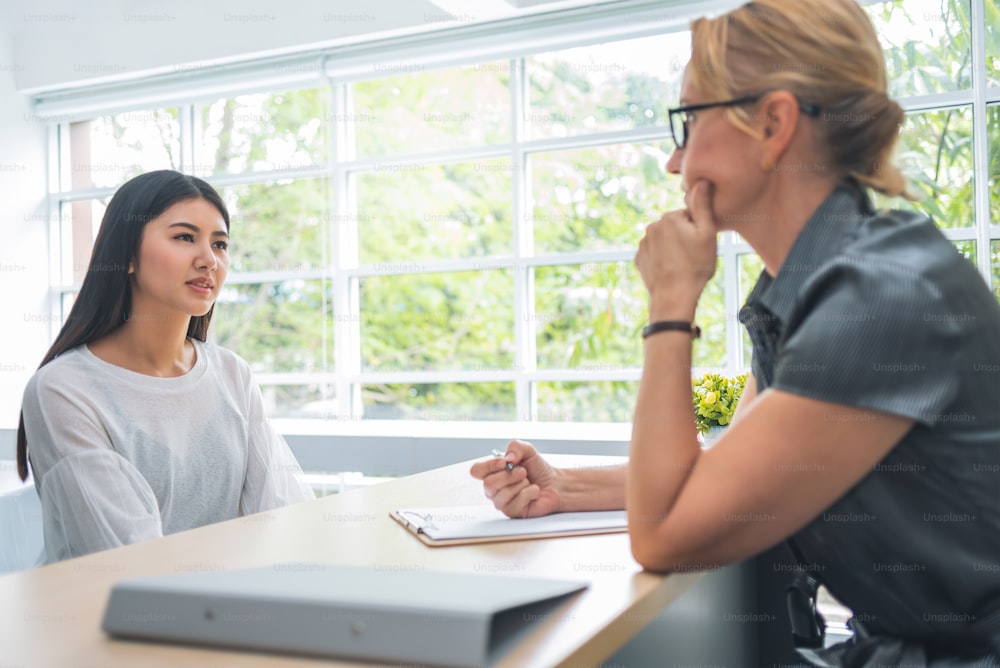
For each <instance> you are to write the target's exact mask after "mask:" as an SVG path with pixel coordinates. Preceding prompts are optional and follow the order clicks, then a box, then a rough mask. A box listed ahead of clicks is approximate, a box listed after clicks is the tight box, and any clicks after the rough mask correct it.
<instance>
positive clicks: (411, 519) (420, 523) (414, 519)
mask: <svg viewBox="0 0 1000 668" xmlns="http://www.w3.org/2000/svg"><path fill="white" fill-rule="evenodd" d="M399 515H400V517H402V518H403V519H405V520H406V523H407V524H409V525H410V526H412V527H413V528H415V529H416V530H417V533H427V532H426V531H425V529H430V530H431V531H436V530H437V526H435V525H434V523H433V522H432V521H431V519H432V518H431V515H430V513H427V514H426V515H421V514H420V513H418V512H414V511H412V510H401V511H399Z"/></svg>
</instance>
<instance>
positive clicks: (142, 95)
mask: <svg viewBox="0 0 1000 668" xmlns="http://www.w3.org/2000/svg"><path fill="white" fill-rule="evenodd" d="M983 1H984V0H970V2H971V8H972V12H971V18H972V31H973V34H972V51H973V53H972V57H973V61H972V62H973V69H972V71H973V81H972V88H971V89H970V90H963V91H956V92H950V93H943V94H937V95H930V96H925V97H910V98H905V99H901V100H900V103H901V104H902V105H903V107H904V109H905V110H906V111H907V112H912V111H929V110H940V109H946V108H949V107H957V106H965V105H970V106H971V108H972V113H973V124H974V127H973V137H974V149H973V151H974V153H973V159H974V175H973V178H974V179H975V193H976V196H975V197H976V199H975V213H976V224H975V225H974V226H972V227H966V228H952V229H946V230H944V233H945V235H946V236H947V237H948V238H949V239H952V240H954V241H959V240H971V241H975V242H976V253H977V264H978V267H979V268H980V271H981V273H982V274H983V276H984V278H985V280H986V281H987V282H988V283H989V281H990V280H991V267H990V242H991V239H992V240H995V239H997V238H1000V225H997V224H990V223H988V222H985V221H989V220H990V219H989V216H990V211H989V194H988V190H987V188H988V185H987V178H988V173H987V169H988V155H987V150H988V138H987V135H986V132H987V127H986V113H985V112H986V108H987V105H993V104H998V103H1000V89H998V88H992V89H987V88H986V73H985V68H984V67H982V66H981V64H982V63H984V62H985V52H984V48H985V47H984V40H985V27H984V19H983V16H984V14H983V4H982V3H983ZM739 4H742V3H741V2H738V1H736V2H734V1H732V0H724V1H723V0H716V1H713V2H697V3H695V2H676V1H670V0H660V1H648V2H637V3H630V4H626V5H623V6H615V5H601V6H597V7H592V8H582V9H575V10H571V11H565V12H557V13H553V14H552V15H543V16H538V17H533V18H531V19H530V20H526V21H525V20H519V19H514V20H505V21H500V22H496V23H493V24H486V25H476V26H465V27H458V28H451V29H447V30H442V31H438V32H435V33H431V34H424V35H417V36H408V37H402V38H393V39H387V40H380V41H376V42H372V43H368V44H361V45H353V46H345V47H340V48H335V49H329V50H325V51H318V52H307V53H303V54H298V55H294V56H284V57H280V58H267V59H257V60H250V61H247V62H243V63H237V64H233V65H228V66H225V67H218V68H215V67H213V68H206V69H205V70H198V69H192V70H187V71H181V72H175V73H171V74H165V75H158V76H155V77H150V78H149V79H144V80H141V81H133V82H126V83H118V84H109V85H104V86H101V87H96V88H85V89H76V90H68V91H55V92H49V93H42V94H39V95H37V96H36V97H35V98H34V110H35V113H36V114H37V115H38V116H39V117H44V118H48V119H50V122H51V126H50V127H51V130H50V146H52V147H53V148H52V149H51V150H50V154H51V156H52V160H53V163H54V167H53V168H52V169H50V213H51V215H50V217H49V220H50V221H52V222H51V226H52V228H51V232H52V236H51V239H53V257H58V256H59V252H58V251H59V243H60V242H59V240H60V239H61V238H62V236H63V235H62V231H61V229H60V223H59V216H58V211H59V206H60V204H64V203H67V202H72V201H80V200H89V199H94V198H97V197H106V196H108V195H110V194H111V193H112V192H113V190H114V189H108V188H101V189H89V190H85V191H84V190H78V191H69V192H66V191H63V190H61V185H60V184H61V183H65V182H67V181H66V180H65V177H66V176H67V175H66V171H67V170H68V169H69V160H68V159H67V158H68V155H67V153H66V152H67V149H66V146H67V143H66V142H65V141H61V138H62V137H65V136H66V133H67V132H68V130H69V124H70V123H71V122H74V121H76V120H83V119H88V118H93V117H96V116H100V115H104V114H112V113H122V112H125V111H129V110H134V109H150V108H156V107H162V106H170V107H178V108H179V110H180V113H179V124H180V144H181V150H180V155H181V166H180V168H181V169H182V170H189V169H190V167H192V166H193V165H194V162H195V158H196V147H195V144H194V142H195V134H196V133H195V127H194V119H195V114H194V108H195V105H196V104H198V103H200V102H202V101H206V100H215V99H218V98H219V97H225V96H235V95H240V94H247V93H255V92H275V91H279V90H290V89H294V88H310V87H322V86H327V85H328V86H329V91H330V95H331V99H330V103H331V109H332V110H333V111H334V112H335V113H334V114H331V116H332V117H334V118H336V117H340V118H349V117H350V114H348V113H347V112H348V110H349V109H350V106H349V102H350V94H351V84H353V83H354V82H357V81H362V80H366V79H375V78H381V77H384V76H386V75H391V74H392V73H393V72H394V71H400V70H409V71H412V70H413V69H414V68H426V69H436V68H441V67H447V66H453V65H464V64H474V63H477V62H489V61H496V60H498V59H510V62H511V70H510V71H511V73H512V76H511V79H510V87H511V90H510V93H511V100H512V102H511V114H512V119H511V120H512V137H511V142H510V143H509V144H501V145H494V146H488V147H471V148H468V149H456V150H449V151H439V152H427V153H420V154H413V155H394V156H392V161H393V162H399V163H409V164H414V163H433V164H440V163H441V162H443V161H466V160H477V159H484V158H489V157H505V158H510V159H511V160H512V161H513V162H512V164H513V165H517V166H520V167H522V169H515V170H514V175H513V179H512V187H513V193H512V202H513V207H514V209H513V211H512V220H513V221H514V224H515V225H516V226H517V229H516V233H515V235H514V247H513V252H512V254H511V255H510V256H504V257H490V258H469V259H460V260H447V261H440V262H432V261H427V262H422V263H421V264H422V265H423V267H424V270H425V271H427V272H438V271H456V270H476V269H481V268H482V267H483V265H484V264H486V265H497V266H505V267H508V266H513V267H514V272H515V314H516V315H518V316H520V315H521V314H526V315H530V314H531V312H532V309H533V307H534V294H533V285H532V281H531V275H532V274H531V270H532V268H533V267H536V266H543V265H568V264H577V263H587V262H609V261H630V260H631V258H632V255H633V251H631V250H627V251H626V250H621V251H581V252H576V253H565V254H563V253H561V254H558V255H552V256H545V255H542V256H537V255H534V254H533V251H532V248H533V244H532V241H531V229H530V225H528V224H527V223H526V222H525V221H526V220H527V216H525V215H524V213H525V208H526V198H525V193H526V192H527V188H528V187H529V184H528V183H527V179H528V178H529V176H528V174H527V170H526V169H523V167H525V165H526V160H527V156H529V155H530V154H534V153H538V152H546V151H557V150H568V149H574V148H589V147H594V146H598V145H602V144H619V143H629V142H648V141H663V140H667V141H669V138H670V134H669V128H668V127H667V126H658V127H653V128H638V129H634V130H626V131H619V132H604V133H595V134H590V135H582V136H579V135H578V136H572V137H566V138H557V139H536V140H526V139H525V138H524V133H523V122H522V116H523V114H522V113H520V110H521V109H523V106H522V104H523V103H524V99H525V96H526V90H527V83H526V81H525V77H526V75H525V68H524V67H523V63H524V61H523V59H524V57H525V56H527V55H529V54H531V53H539V52H547V51H554V50H560V49H567V48H573V47H579V46H586V45H591V44H599V43H603V42H610V41H618V40H627V39H635V38H640V37H647V36H651V35H659V34H663V33H667V32H674V31H681V30H686V29H687V24H688V20H689V18H690V17H693V16H696V15H704V14H711V13H717V12H720V11H725V10H728V9H730V8H732V7H735V6H737V5H739ZM330 123H331V127H329V128H328V136H329V137H331V138H332V142H331V146H330V159H329V162H328V163H327V164H324V165H315V166H311V167H304V168H301V169H295V170H280V171H277V172H253V173H243V174H227V175H217V176H212V177H211V181H212V183H213V185H215V186H217V187H224V186H227V185H235V184H248V183H259V182H264V181H270V180H274V179H276V178H283V179H287V178H308V177H325V178H327V179H328V180H329V182H330V184H331V190H332V200H333V202H334V203H335V204H334V207H335V208H334V209H333V211H332V212H333V213H336V214H338V220H353V221H354V225H356V222H357V216H353V214H355V213H356V210H352V209H353V207H354V201H353V197H352V195H353V193H352V190H351V179H352V178H353V175H354V174H355V173H357V172H358V171H359V170H363V169H364V168H366V167H371V166H372V164H373V163H376V162H384V161H385V157H382V158H363V159H357V158H355V157H354V156H353V147H352V146H351V144H350V140H351V138H352V136H353V135H352V134H351V133H350V128H349V126H347V125H340V126H339V127H338V124H336V123H333V122H332V121H330ZM332 228H333V229H332V234H331V238H330V243H331V247H332V249H333V252H332V253H331V254H330V257H331V258H332V265H331V267H329V268H326V269H317V270H312V271H305V272H302V271H299V272H248V273H243V274H234V275H232V276H231V277H230V279H229V283H231V284H240V283H254V282H260V281H264V280H287V279H292V278H299V279H309V278H312V279H315V278H326V279H329V280H332V283H333V294H334V318H333V325H332V326H333V331H334V340H335V357H336V362H337V366H336V370H335V372H333V373H328V374H305V373H281V374H263V373H262V374H258V381H259V382H260V383H261V385H262V386H268V385H278V384H281V385H284V384H300V383H303V384H305V383H315V382H317V381H326V382H330V383H333V384H334V385H335V386H336V390H337V391H336V395H337V397H338V408H337V413H338V416H340V417H339V418H338V419H334V420H275V423H276V425H277V426H278V427H279V429H280V430H281V431H282V432H283V433H285V434H286V436H287V437H288V439H289V442H290V443H291V444H292V445H293V447H294V448H295V450H296V454H297V455H299V456H300V458H301V459H302V460H303V463H304V465H305V466H306V468H310V469H313V470H361V471H364V472H366V473H407V472H412V471H414V470H421V469H424V468H430V467H432V466H436V465H440V464H442V463H447V462H448V461H455V460H456V459H465V458H468V457H469V456H475V455H477V454H480V453H485V452H488V447H487V446H489V447H495V446H496V445H498V444H500V445H502V444H503V443H505V442H506V440H508V439H509V438H514V437H517V438H531V439H535V440H536V441H537V442H538V443H539V444H540V445H541V446H542V447H544V448H545V449H546V450H547V451H550V452H559V451H562V452H567V451H575V452H581V451H586V452H593V453H595V454H624V449H625V447H626V445H627V442H628V438H629V433H630V426H629V425H628V424H624V423H616V424H596V425H595V424H581V423H542V422H537V421H536V420H535V417H536V416H535V415H534V414H533V412H532V401H531V394H530V387H531V385H532V383H533V382H535V381H539V380H544V381H588V380H629V381H637V380H638V379H639V377H640V374H641V369H638V368H634V369H624V368H623V369H620V370H615V369H611V370H605V371H603V372H598V373H595V372H594V371H593V370H573V369H565V370H541V371H540V370H538V369H536V368H535V366H534V365H535V350H534V341H535V331H534V320H533V319H531V318H530V317H524V318H522V317H517V318H516V321H517V322H516V323H515V328H516V337H515V345H516V357H515V361H516V364H515V367H514V368H513V369H511V370H509V371H508V370H497V371H470V372H462V371H449V372H438V371H409V372H367V371H362V370H361V369H360V324H359V322H358V318H354V317H346V316H351V315H357V314H358V309H357V305H358V280H359V279H362V278H364V277H367V276H376V275H386V274H387V273H393V271H391V270H389V271H386V270H385V269H379V268H377V267H371V266H368V267H366V266H359V265H358V263H357V257H358V254H357V237H358V235H357V230H356V229H351V226H350V225H334V226H332ZM741 253H752V250H751V249H750V247H749V246H748V245H747V244H745V243H744V242H742V240H740V239H739V238H738V237H737V236H736V235H734V234H730V233H727V234H725V235H723V236H722V237H721V238H720V243H719V256H720V259H721V263H722V271H723V277H724V278H723V280H724V286H723V287H724V295H725V307H726V313H727V317H726V320H725V338H726V351H727V354H726V359H725V364H724V368H723V369H721V370H722V371H723V372H726V373H736V372H738V371H740V370H744V369H746V368H747V366H748V365H749V360H747V359H744V358H743V340H742V333H741V330H740V326H739V323H738V321H737V320H736V312H737V310H738V307H739V303H738V302H739V300H738V295H739V291H738V280H739V270H738V269H739V268H738V256H739V255H740V254H741ZM406 273H412V272H406ZM51 276H52V290H51V293H50V295H51V298H50V304H51V312H52V316H53V318H52V320H51V321H52V323H53V325H52V332H51V335H52V337H54V336H55V334H56V333H57V331H58V326H59V323H60V322H61V319H60V318H61V308H60V304H61V300H62V296H63V295H64V294H65V293H67V292H73V291H76V290H78V289H79V285H78V284H62V283H60V281H61V277H60V272H59V267H58V262H53V266H52V270H51ZM345 306H346V309H347V312H346V313H345V310H344V309H345ZM515 369H516V370H515ZM703 370H704V369H696V370H695V371H696V373H697V372H699V371H703ZM472 381H475V382H483V381H486V382H488V381H513V382H514V383H515V387H516V397H517V399H516V414H517V416H518V417H519V419H518V420H517V421H516V422H511V423H497V422H443V421H417V422H416V423H414V422H413V421H363V420H361V419H360V418H359V417H358V416H360V415H361V406H360V395H359V392H358V391H357V388H359V387H360V386H361V385H362V384H369V383H373V382H380V383H426V382H472ZM414 434H420V436H414ZM359 444H361V445H362V447H358V445H359ZM428 444H433V447H429V446H428ZM449 444H451V445H449ZM339 445H343V446H344V447H343V448H341V447H338V446H339ZM452 445H454V447H452ZM401 463H402V464H401Z"/></svg>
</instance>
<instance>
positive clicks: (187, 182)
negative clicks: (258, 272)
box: [17, 169, 229, 480]
mask: <svg viewBox="0 0 1000 668" xmlns="http://www.w3.org/2000/svg"><path fill="white" fill-rule="evenodd" d="M190 199H204V200H206V201H207V202H209V203H210V204H211V205H212V206H214V207H215V208H216V209H218V210H219V213H220V214H222V218H223V220H225V222H226V231H227V232H228V231H229V211H227V210H226V205H225V203H224V202H223V201H222V197H220V196H219V193H217V192H216V191H215V189H214V188H212V186H210V185H209V184H208V183H206V182H205V181H203V180H202V179H199V178H198V177H196V176H189V175H187V174H181V173H180V172H175V171H173V170H169V169H163V170H159V171H155V172H147V173H145V174H141V175H139V176H137V177H135V178H133V179H131V180H129V181H127V182H126V183H125V184H124V185H122V186H121V187H120V188H119V189H118V191H117V192H116V193H115V194H114V196H113V197H112V198H111V201H110V202H109V203H108V208H107V211H105V212H104V218H103V219H102V220H101V229H100V231H99V232H98V233H97V239H95V240H94V250H93V253H92V254H91V256H90V264H89V265H88V267H87V274H86V276H84V279H83V285H81V286H80V293H79V294H78V295H77V297H76V301H75V302H74V303H73V308H72V309H71V310H70V312H69V317H67V318H66V322H65V323H64V324H63V326H62V329H61V330H60V331H59V335H58V336H57V337H56V340H55V342H54V343H53V344H52V347H51V348H49V351H48V352H47V353H45V357H44V359H42V363H41V364H39V365H38V368H39V369H41V368H42V367H43V366H45V365H46V364H48V363H49V362H51V361H52V360H54V359H55V358H56V357H58V356H59V355H61V354H62V353H64V352H66V351H67V350H70V349H71V348H76V347H77V346H82V345H85V344H87V343H91V342H93V341H97V340H98V339H100V338H103V337H105V336H107V335H108V334H110V333H111V332H113V331H114V330H116V329H118V328H119V327H121V326H122V325H123V324H125V321H127V320H128V319H129V317H130V316H131V314H132V289H131V286H130V281H129V273H128V269H129V264H130V263H132V262H135V261H136V259H137V258H138V255H139V244H140V243H141V242H142V233H143V230H144V229H145V227H146V223H148V222H149V221H151V220H153V219H154V218H157V217H158V216H160V215H161V214H162V213H163V212H164V211H166V210H167V209H169V208H170V207H171V206H173V205H174V204H176V203H177V202H181V201H184V200H190ZM214 310H215V306H214V305H213V306H212V308H210V309H209V310H208V313H206V314H205V315H200V316H192V317H191V320H190V322H189V323H188V331H187V335H188V336H189V337H192V338H195V339H198V340H199V341H204V340H205V337H206V336H207V334H208V325H209V324H210V323H211V322H212V311H214ZM17 474H18V476H20V478H21V480H24V479H26V478H27V477H28V439H27V437H26V435H25V432H24V411H23V410H22V411H21V418H20V421H19V423H18V425H17Z"/></svg>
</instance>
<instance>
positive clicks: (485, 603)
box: [102, 563, 587, 666]
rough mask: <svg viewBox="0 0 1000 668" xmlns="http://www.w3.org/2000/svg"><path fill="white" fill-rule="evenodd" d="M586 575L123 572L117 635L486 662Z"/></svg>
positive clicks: (116, 591)
mask: <svg viewBox="0 0 1000 668" xmlns="http://www.w3.org/2000/svg"><path fill="white" fill-rule="evenodd" d="M586 587H587V583H585V582H575V581H567V580H551V579H539V578H525V577H510V576H506V575H505V576H496V575H482V574H467V573H441V572H427V571H422V570H408V569H398V570H397V569H389V568H385V567H381V568H355V567H346V566H327V565H322V564H309V563H291V564H276V565H274V566H270V567H265V568H255V569H248V570H239V571H224V572H213V573H177V574H170V575H163V576H156V577H147V578H139V579H133V580H126V581H123V582H119V583H117V584H116V585H115V586H114V587H113V588H112V590H111V596H110V598H109V600H108V605H107V609H106V610H105V614H104V621H103V623H102V628H103V629H104V630H105V631H106V632H108V633H110V634H112V635H115V636H121V637H128V638H138V639H149V640H161V641H172V642H182V643H195V644H204V645H217V646H225V647H234V648H245V649H256V650H268V651H276V652H292V653H297V654H312V655H321V656H332V657H338V658H360V659H368V660H375V661H401V662H407V663H430V664H438V665H444V666H485V665H489V664H491V663H494V662H495V661H496V660H497V659H498V658H499V657H501V656H503V654H506V653H507V652H508V651H509V650H510V649H511V648H512V647H513V645H514V644H515V643H516V642H517V641H518V640H519V638H520V637H522V636H523V635H524V634H525V633H526V632H527V631H528V630H529V629H530V627H531V625H532V624H534V623H535V622H538V621H541V620H542V619H545V618H546V617H547V616H548V614H551V611H552V610H553V608H554V607H555V606H557V605H558V604H559V602H561V599H562V597H565V596H568V595H569V594H572V593H574V592H577V591H580V590H581V589H584V588H586Z"/></svg>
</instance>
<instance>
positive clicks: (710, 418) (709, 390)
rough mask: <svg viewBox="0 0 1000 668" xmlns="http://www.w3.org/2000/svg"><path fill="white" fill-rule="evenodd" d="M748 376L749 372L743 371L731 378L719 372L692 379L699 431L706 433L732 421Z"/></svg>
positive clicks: (692, 391) (692, 397) (692, 395)
mask: <svg viewBox="0 0 1000 668" xmlns="http://www.w3.org/2000/svg"><path fill="white" fill-rule="evenodd" d="M747 376H748V374H747V373H741V374H740V375H738V376H734V377H732V378H730V377H729V376H723V375H722V374H718V373H706V374H704V375H702V376H698V377H696V378H693V379H692V380H691V399H692V402H693V403H694V415H695V421H696V422H697V424H698V431H700V432H701V433H702V434H705V433H707V432H708V430H709V429H711V428H712V427H725V426H726V425H728V424H729V423H730V422H732V419H733V413H734V412H735V411H736V404H737V403H739V400H740V395H741V394H743V388H744V387H745V386H746V382H747Z"/></svg>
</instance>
